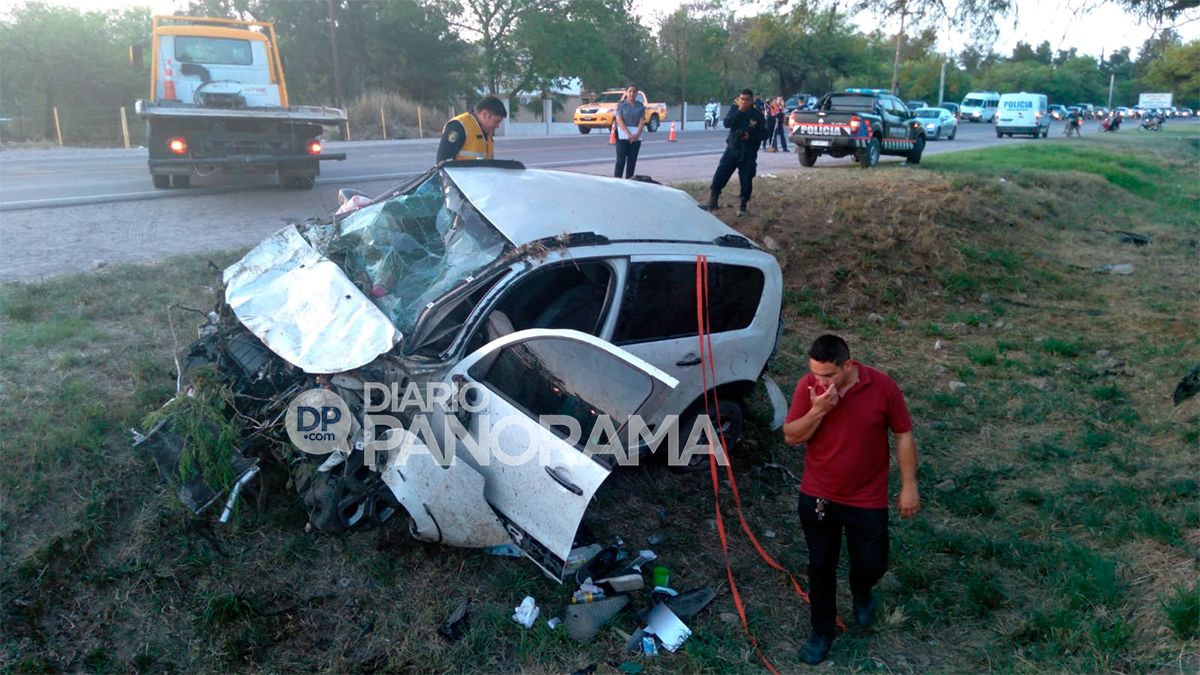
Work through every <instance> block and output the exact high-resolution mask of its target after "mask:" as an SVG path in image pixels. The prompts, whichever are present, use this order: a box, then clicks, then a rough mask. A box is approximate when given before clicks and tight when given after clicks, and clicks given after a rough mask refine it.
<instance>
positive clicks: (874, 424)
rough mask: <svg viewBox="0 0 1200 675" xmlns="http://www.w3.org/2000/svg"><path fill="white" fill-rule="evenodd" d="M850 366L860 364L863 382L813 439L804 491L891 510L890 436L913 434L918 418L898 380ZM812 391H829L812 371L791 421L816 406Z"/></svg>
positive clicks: (798, 394)
mask: <svg viewBox="0 0 1200 675" xmlns="http://www.w3.org/2000/svg"><path fill="white" fill-rule="evenodd" d="M850 363H852V364H854V365H856V366H858V382H857V383H856V384H855V385H854V386H852V387H850V389H849V391H847V392H846V393H845V395H843V396H842V398H841V399H840V400H839V401H838V404H837V406H836V407H835V408H834V409H833V410H831V411H830V412H829V414H828V415H826V416H825V417H824V419H822V420H821V425H820V426H818V427H817V431H816V433H814V434H813V436H812V438H810V439H808V446H807V448H806V449H805V452H804V475H803V477H802V478H801V479H800V490H801V492H803V493H804V494H806V495H809V496H812V497H823V498H825V499H828V500H830V501H833V502H837V503H839V504H846V505H849V506H858V507H861V508H867V509H879V508H887V505H888V496H887V481H888V462H889V453H888V438H887V432H888V429H891V431H892V433H893V434H902V433H905V432H907V431H912V420H911V419H910V418H909V416H908V407H907V406H906V405H905V404H904V394H902V393H900V387H898V386H897V385H896V383H895V381H893V380H892V378H890V377H888V376H887V375H884V374H883V373H882V372H880V371H878V370H875V369H874V368H870V367H868V366H864V365H863V364H861V363H859V362H858V361H850ZM809 387H812V388H813V391H814V392H815V393H816V394H817V395H820V394H821V393H822V392H824V391H825V388H824V387H822V386H821V385H820V384H818V382H817V378H816V377H815V376H814V375H813V374H812V373H809V374H807V375H805V376H804V377H802V378H800V383H799V384H797V385H796V393H795V394H793V395H792V407H791V409H789V410H788V416H787V421H788V422H791V421H792V420H795V419H799V418H801V417H804V415H805V414H807V413H808V411H809V410H810V409H811V408H812V400H811V399H810V398H809V395H808V388H809Z"/></svg>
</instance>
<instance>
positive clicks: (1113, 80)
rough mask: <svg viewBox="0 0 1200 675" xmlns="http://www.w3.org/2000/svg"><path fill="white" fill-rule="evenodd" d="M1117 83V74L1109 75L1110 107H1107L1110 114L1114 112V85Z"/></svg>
mask: <svg viewBox="0 0 1200 675" xmlns="http://www.w3.org/2000/svg"><path fill="white" fill-rule="evenodd" d="M1116 83H1117V74H1116V73H1109V75H1108V105H1107V106H1106V107H1107V108H1108V109H1109V111H1110V112H1111V111H1112V94H1113V85H1114V84H1116Z"/></svg>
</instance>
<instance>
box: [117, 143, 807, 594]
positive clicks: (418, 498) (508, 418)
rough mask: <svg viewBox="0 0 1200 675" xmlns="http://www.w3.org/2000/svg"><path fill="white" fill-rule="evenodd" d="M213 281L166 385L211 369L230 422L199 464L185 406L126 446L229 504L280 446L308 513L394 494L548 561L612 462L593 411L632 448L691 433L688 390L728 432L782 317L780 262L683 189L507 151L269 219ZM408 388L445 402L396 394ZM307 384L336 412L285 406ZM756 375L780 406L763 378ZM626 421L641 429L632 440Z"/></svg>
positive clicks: (372, 507)
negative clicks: (274, 222) (267, 228)
mask: <svg viewBox="0 0 1200 675" xmlns="http://www.w3.org/2000/svg"><path fill="white" fill-rule="evenodd" d="M699 257H703V259H704V261H705V262H706V267H701V268H700V269H707V277H706V278H705V279H704V281H705V282H706V283H704V284H700V285H702V286H706V287H707V288H706V291H707V298H708V317H707V323H708V327H707V329H706V331H707V333H708V334H709V336H710V338H711V345H712V349H711V352H710V353H711V356H712V360H711V362H709V361H706V360H703V359H702V358H701V357H702V351H701V349H700V347H699V340H698V330H697V326H698V322H697V307H696V305H697V297H698V293H697V290H698V289H697V286H698V283H697V280H698V278H700V277H698V273H697V269H698V266H697V260H698V258H699ZM223 281H224V294H223V299H222V300H221V301H219V302H218V304H217V307H216V308H214V309H213V310H212V311H211V312H210V313H209V315H208V322H207V323H206V324H204V325H203V326H201V327H200V338H199V339H198V340H197V341H196V342H195V343H193V344H192V346H191V347H190V348H189V350H188V353H187V355H186V360H185V361H184V362H183V363H182V364H181V370H182V371H183V376H182V382H183V387H182V390H181V395H180V396H177V397H176V399H175V400H176V401H180V400H194V399H196V398H197V396H198V392H200V391H201V390H202V389H203V388H204V387H208V386H211V385H212V380H214V379H215V380H217V381H218V382H219V384H220V385H221V387H222V390H223V391H225V392H227V393H226V394H224V395H222V396H219V397H216V398H214V399H212V400H214V401H217V406H218V407H220V408H222V412H223V414H224V415H225V416H226V419H229V420H232V421H233V423H235V424H236V427H237V433H238V438H237V441H236V442H234V443H231V444H230V449H229V451H228V454H229V455H230V457H229V467H227V468H226V469H225V470H224V472H223V473H222V472H217V471H210V470H208V469H207V468H206V467H205V466H204V464H205V462H204V461H197V459H196V456H195V453H196V451H195V449H194V448H193V449H192V450H190V451H189V449H188V448H187V447H186V446H187V445H188V443H189V442H192V443H195V442H196V440H197V438H199V437H204V438H208V437H217V436H220V434H219V433H218V434H216V435H215V436H214V434H213V433H208V432H206V433H207V436H205V435H204V434H200V436H197V435H196V434H195V433H193V434H192V435H191V436H189V435H188V432H187V429H191V430H192V431H193V432H194V431H195V430H196V429H198V428H201V427H203V425H202V424H201V425H197V424H195V423H192V424H191V425H190V426H189V425H184V424H181V423H179V422H178V421H175V422H174V423H172V421H171V419H170V415H169V414H168V415H163V416H162V417H163V419H162V420H160V421H159V422H158V426H157V427H156V428H155V429H154V430H153V431H152V432H151V433H149V434H147V436H146V437H144V438H143V439H142V440H141V441H140V442H139V444H140V445H142V446H144V447H146V448H148V449H149V451H150V452H151V453H152V454H153V456H154V457H155V460H156V462H157V463H158V465H159V468H160V470H161V471H162V472H163V473H164V474H165V475H166V476H167V477H168V478H169V479H171V480H172V481H174V482H175V483H176V484H177V485H178V486H179V488H180V489H179V494H180V497H181V499H182V500H183V501H184V503H185V504H186V505H188V506H189V507H191V508H192V509H193V510H195V511H197V512H199V511H202V510H204V509H206V508H208V507H209V506H210V505H214V504H215V505H218V506H219V505H220V504H221V503H222V502H224V503H226V504H227V506H228V505H229V504H232V502H233V501H234V498H235V497H236V494H237V491H238V490H239V489H241V487H242V486H244V485H246V484H247V483H248V481H249V477H250V476H252V475H253V474H254V472H255V471H257V470H258V469H259V467H260V466H263V465H264V464H265V463H271V464H278V465H280V466H283V467H286V469H287V475H288V482H289V483H290V485H291V486H292V487H294V489H295V490H296V491H297V492H299V494H300V497H301V498H302V500H303V503H304V504H305V506H306V507H307V509H308V513H309V517H310V522H311V525H312V526H313V527H314V528H316V529H319V530H323V531H342V530H346V529H352V528H361V527H368V526H371V525H374V524H376V523H378V522H380V521H382V520H385V519H387V518H389V517H391V516H393V515H394V514H397V513H402V512H406V513H407V515H408V517H409V518H410V519H411V521H410V529H411V532H412V534H413V535H414V536H415V537H416V538H418V539H421V540H425V541H433V542H443V543H447V544H453V545H456V546H477V547H483V546H494V545H500V544H509V543H511V544H515V545H516V546H517V547H518V548H520V549H521V551H523V552H524V554H525V555H527V556H528V557H529V558H530V559H532V560H533V561H534V562H535V563H537V564H538V565H539V566H540V567H541V568H542V569H543V570H544V571H545V572H546V573H547V574H548V575H549V576H551V577H553V578H555V579H561V577H562V574H563V568H564V565H565V564H566V560H567V558H568V555H569V552H570V550H571V547H572V542H573V540H574V537H575V534H576V530H577V528H578V527H579V524H580V521H581V519H582V518H583V514H584V511H585V509H586V508H587V506H588V503H589V501H590V500H591V498H592V496H593V495H594V494H595V492H596V490H597V489H598V488H599V487H600V485H601V484H602V483H603V481H604V480H605V478H606V477H607V476H608V475H609V473H610V472H611V471H612V470H613V469H614V467H615V466H616V465H617V464H619V463H622V461H620V458H617V459H615V458H614V455H613V454H612V453H607V454H605V453H593V452H590V451H588V450H590V449H592V448H591V445H589V440H588V439H591V441H592V442H594V440H595V437H596V435H597V433H598V430H599V428H600V426H601V424H600V420H601V419H603V420H605V421H606V422H605V423H606V424H607V427H606V433H607V434H608V435H610V436H614V437H615V439H617V440H616V443H615V444H614V445H618V446H621V447H620V448H618V449H619V450H624V451H625V453H624V455H623V457H624V459H628V458H629V457H633V458H635V459H636V457H637V456H638V454H639V453H641V452H642V451H644V450H646V449H647V448H649V449H654V448H655V446H656V445H659V444H662V439H663V438H664V437H665V436H666V433H665V432H666V431H667V430H675V429H678V430H680V432H681V435H686V433H687V430H688V429H689V428H690V426H691V425H690V424H689V423H690V421H691V420H693V419H695V418H696V417H697V416H700V415H702V414H703V413H705V412H706V411H705V403H704V401H705V397H704V394H705V387H706V385H707V387H708V390H709V391H710V392H716V393H717V394H719V396H720V406H719V409H712V410H708V412H709V413H710V414H711V415H712V416H713V417H714V418H715V417H718V416H719V419H720V425H721V427H722V431H723V432H724V434H725V437H726V439H727V441H728V442H729V445H730V446H732V445H733V443H734V442H736V439H737V437H738V436H739V435H740V434H741V431H742V424H743V415H742V400H743V399H744V398H745V397H746V396H748V395H749V394H750V393H751V392H752V391H753V390H754V388H755V387H756V386H757V382H758V381H759V380H760V378H762V377H763V375H764V370H765V368H766V364H767V361H768V359H769V358H770V357H771V355H772V353H773V351H774V349H775V346H776V343H777V340H778V336H779V332H780V303H781V290H782V289H781V285H782V280H781V274H780V269H779V266H778V264H777V262H776V260H775V258H774V257H773V256H772V255H770V254H768V253H766V252H765V251H763V250H761V249H760V248H759V247H758V246H757V245H755V244H754V243H753V242H751V241H750V240H748V239H746V238H745V237H743V236H742V235H740V234H738V233H737V232H736V231H734V230H732V229H730V228H728V227H727V226H725V225H724V224H723V223H721V222H720V221H718V220H717V219H716V218H714V217H713V216H711V215H709V214H708V213H706V212H705V211H703V210H701V209H700V208H698V206H697V204H696V202H695V201H694V200H693V199H692V198H691V197H690V196H688V195H687V194H685V193H683V192H680V191H678V190H674V189H671V188H668V187H663V186H660V185H657V184H650V183H644V182H637V181H623V180H617V179H611V178H599V177H593V176H586V175H580V174H573V173H563V172H555V171H537V170H529V169H525V168H524V167H523V166H521V165H520V164H518V163H515V162H468V163H454V162H450V163H446V164H444V165H441V166H439V167H437V168H435V169H431V170H430V171H428V172H426V173H425V174H423V175H421V176H419V177H416V178H414V179H412V180H411V181H409V182H408V183H405V184H403V185H401V186H399V187H397V188H395V189H393V190H391V191H389V192H388V193H386V194H384V195H383V196H381V197H378V198H376V199H375V200H373V201H372V202H371V203H370V204H369V205H367V206H365V207H363V208H360V209H358V210H357V211H354V212H352V213H350V214H348V215H346V216H344V217H340V218H335V219H334V220H333V221H332V222H323V223H309V224H305V225H292V226H288V227H286V228H284V229H282V230H280V231H279V232H277V233H275V234H274V235H272V236H271V237H269V238H268V239H266V240H265V241H263V242H262V243H261V244H259V245H258V246H257V247H255V248H254V249H253V250H251V251H250V252H249V253H247V254H246V256H245V257H244V258H243V259H242V260H241V261H239V262H237V263H236V264H234V265H232V266H230V267H229V268H228V269H226V270H225V272H224V276H223ZM434 385H436V386H434ZM414 387H415V388H416V389H417V390H418V391H425V392H428V391H434V392H435V398H436V397H437V393H436V392H440V393H441V394H443V396H442V398H441V400H440V401H439V403H440V405H433V406H429V405H421V403H422V401H420V400H418V401H417V402H416V403H417V404H416V405H409V404H410V403H413V401H405V403H406V404H405V405H398V401H397V399H401V398H405V397H406V396H407V393H408V392H409V391H410V390H412V389H413V388H414ZM310 390H322V391H324V392H328V393H330V394H336V396H337V398H338V399H340V401H341V402H344V404H345V407H346V408H347V409H348V410H347V412H348V415H347V414H344V413H343V412H338V411H335V410H333V408H332V407H328V406H326V407H320V408H319V409H320V410H321V411H325V412H318V406H316V405H315V404H314V405H312V406H301V407H302V408H303V410H299V409H298V408H297V406H296V404H295V403H294V399H296V396H297V395H298V394H300V393H301V392H306V391H310ZM768 391H769V393H771V400H772V403H773V404H774V405H775V407H776V415H775V416H776V422H777V423H781V422H782V415H783V412H784V410H783V407H784V401H783V397H782V394H781V393H779V391H778V387H774V386H773V383H772V384H771V385H769V387H768ZM418 398H420V397H418ZM447 401H451V402H453V403H455V404H456V405H450V406H447V405H444V404H445V403H446V402H447ZM423 403H425V404H428V403H429V402H428V401H423ZM709 407H710V408H714V406H713V405H712V404H711V403H710V404H709ZM327 408H328V410H327ZM298 410H299V412H297V411H298ZM326 410H327V411H326ZM306 413H307V414H308V416H307V417H306V416H305V414H306ZM347 418H348V419H347ZM548 418H551V419H555V420H558V422H557V423H555V424H551V423H548V422H547V421H546V420H547V419H548ZM297 419H298V420H299V421H296V420H297ZM326 422H329V423H331V424H333V425H334V426H336V427H337V428H338V429H340V430H341V431H340V432H339V433H334V432H333V431H330V430H328V429H326V424H325V423H326ZM563 422H565V424H563ZM635 422H636V424H637V425H638V426H639V428H638V432H639V435H637V436H635V441H636V440H638V439H649V440H648V441H647V442H645V443H630V442H629V441H628V440H627V435H626V432H627V431H629V430H630V428H631V427H632V426H633V424H634V423H635ZM385 423H386V424H385ZM288 425H291V427H289V428H288V429H287V430H286V432H287V433H286V434H285V429H284V428H283V427H285V426H288ZM318 425H320V426H319V427H318ZM385 427H386V428H385ZM564 427H573V433H566V432H565V431H564ZM297 429H302V430H305V429H308V430H311V429H316V431H315V432H314V433H312V434H309V437H310V438H314V439H316V440H317V441H326V440H328V441H332V443H331V444H329V445H328V446H327V447H326V449H325V450H324V451H323V452H322V451H320V450H319V448H318V449H317V450H314V449H313V448H312V447H304V448H303V450H304V451H301V450H300V449H298V448H297V447H296V445H299V442H298V443H297V444H296V445H294V444H292V443H289V442H288V440H287V439H288V438H291V439H293V440H294V439H296V438H297V437H296V435H295V434H294V433H292V432H294V431H296V430H297ZM224 431H225V436H224V437H227V436H228V431H229V429H228V428H226V429H225V430H224ZM613 432H615V433H613ZM643 432H644V434H643ZM339 434H340V435H339ZM334 437H337V438H336V439H335V438H334ZM681 440H682V439H681ZM318 445H319V444H318ZM433 445H437V446H439V448H437V449H435V448H433V447H431V446H433ZM631 446H637V447H631ZM446 447H451V448H452V450H451V451H450V452H449V453H448V454H446V452H445V448H446ZM611 447H612V446H610V449H611ZM439 450H440V452H439ZM526 451H528V452H526ZM189 452H190V453H191V455H189ZM616 454H621V453H619V452H618V453H616ZM526 455H527V457H526V460H527V461H524V462H513V461H494V460H495V459H496V458H498V457H501V456H503V457H504V458H513V457H519V456H526ZM218 459H220V458H218ZM692 459H693V461H694V460H695V457H694V456H693V458H692ZM701 459H702V460H703V462H704V466H707V457H701ZM210 463H211V462H210ZM219 475H224V476H225V478H224V479H223V480H214V476H219ZM225 515H226V516H227V515H228V513H226V514H225Z"/></svg>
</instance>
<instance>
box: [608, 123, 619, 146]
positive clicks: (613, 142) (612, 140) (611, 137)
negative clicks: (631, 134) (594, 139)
mask: <svg viewBox="0 0 1200 675" xmlns="http://www.w3.org/2000/svg"><path fill="white" fill-rule="evenodd" d="M608 144H609V145H616V144H617V125H615V124H614V125H613V126H612V133H611V134H609V135H608Z"/></svg>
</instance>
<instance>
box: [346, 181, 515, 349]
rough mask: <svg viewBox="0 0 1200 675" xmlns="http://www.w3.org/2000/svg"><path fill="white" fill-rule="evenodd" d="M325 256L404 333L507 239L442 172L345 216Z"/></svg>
mask: <svg viewBox="0 0 1200 675" xmlns="http://www.w3.org/2000/svg"><path fill="white" fill-rule="evenodd" d="M340 230H341V232H340V239H339V240H338V241H337V242H336V243H335V244H334V245H333V247H332V248H331V251H330V253H333V254H340V255H341V256H344V263H343V266H344V268H345V271H346V273H347V274H348V275H349V276H350V278H351V279H353V280H354V281H355V282H356V283H358V284H359V287H360V288H364V289H365V290H366V292H367V295H368V296H369V297H370V298H371V300H372V301H373V302H374V303H375V305H376V306H377V307H379V309H380V310H382V311H383V313H384V314H386V315H387V316H388V318H389V319H391V320H392V323H393V324H395V326H396V328H398V329H399V330H400V331H401V332H402V333H405V334H408V333H410V332H411V331H412V329H413V326H414V325H415V324H416V321H417V317H418V316H420V314H421V311H422V310H423V309H424V308H425V306H426V305H427V304H429V303H431V302H433V301H434V300H437V299H438V298H440V297H441V296H443V295H445V294H446V293H447V292H448V291H450V290H451V289H453V288H455V287H456V286H458V285H459V284H460V283H462V282H463V281H464V280H465V279H467V278H468V277H470V276H473V275H474V274H476V273H477V272H479V271H480V270H482V269H483V268H484V267H486V266H487V265H488V264H490V263H491V262H492V261H494V260H495V259H496V258H498V257H499V256H500V254H501V253H502V252H503V251H504V247H505V244H506V243H507V240H505V238H504V236H503V235H501V234H500V233H499V232H498V231H497V230H496V229H495V228H493V227H492V226H491V225H490V224H489V223H488V222H487V221H486V220H485V219H484V218H483V216H482V215H480V214H479V212H478V211H476V210H475V208H474V207H472V206H471V204H470V203H469V202H467V200H466V198H465V197H463V195H462V193H461V192H459V190H458V188H457V187H455V186H454V184H453V183H452V182H451V181H450V179H449V178H447V177H446V175H445V173H444V172H438V173H436V174H434V175H433V176H430V177H429V179H428V180H426V181H425V182H423V183H421V184H420V185H419V186H417V188H415V189H414V190H411V191H410V192H408V193H407V194H403V195H399V196H396V197H393V198H392V199H388V200H387V201H384V202H380V203H378V204H372V205H370V206H368V207H365V208H363V209H360V210H359V211H356V212H354V213H353V214H351V215H349V216H347V217H346V218H345V219H344V220H342V221H341V224H340Z"/></svg>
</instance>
